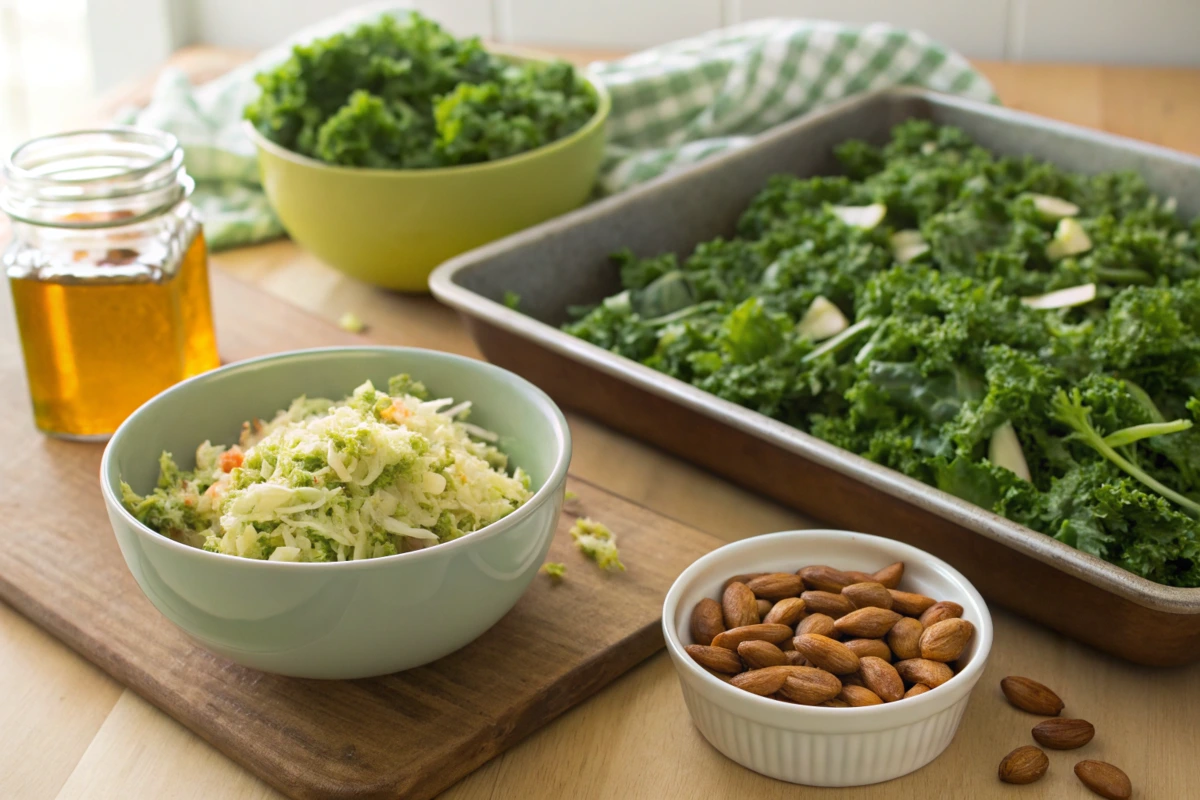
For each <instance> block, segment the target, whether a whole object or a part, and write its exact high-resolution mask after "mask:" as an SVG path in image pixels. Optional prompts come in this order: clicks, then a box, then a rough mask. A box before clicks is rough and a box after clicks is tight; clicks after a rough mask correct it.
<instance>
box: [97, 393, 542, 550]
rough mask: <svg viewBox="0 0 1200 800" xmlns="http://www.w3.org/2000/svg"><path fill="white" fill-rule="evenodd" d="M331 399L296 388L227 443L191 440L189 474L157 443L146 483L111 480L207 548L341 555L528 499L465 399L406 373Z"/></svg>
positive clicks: (452, 532) (525, 486) (148, 512)
mask: <svg viewBox="0 0 1200 800" xmlns="http://www.w3.org/2000/svg"><path fill="white" fill-rule="evenodd" d="M388 389H389V392H390V394H385V393H384V392H381V391H379V390H377V389H376V388H375V387H374V386H373V385H372V384H371V383H370V381H368V382H366V383H364V384H363V385H362V386H359V387H358V388H357V389H355V390H354V393H353V394H352V395H351V396H350V397H348V398H347V399H345V400H343V401H341V402H336V403H335V402H333V401H332V400H324V399H310V398H306V397H299V398H297V399H296V400H294V401H293V402H292V404H291V406H289V407H288V408H287V409H285V410H283V411H280V412H279V413H278V414H277V415H276V416H275V418H274V419H272V420H271V421H270V422H263V421H262V420H257V421H254V422H248V423H246V424H244V425H243V427H242V434H241V437H240V440H239V442H238V444H236V445H232V446H229V447H225V446H221V445H213V444H211V443H209V442H204V443H203V444H201V445H200V446H199V448H197V450H196V468H195V470H193V471H191V472H186V471H182V470H180V469H179V468H178V466H176V464H175V462H174V460H173V459H172V457H171V454H170V453H163V454H162V456H161V458H160V460H159V472H160V474H159V481H158V486H157V488H156V489H155V490H154V491H153V492H152V493H150V494H149V495H146V496H144V497H143V496H141V495H138V494H137V493H136V492H134V491H133V490H132V489H131V488H130V487H129V485H128V484H126V483H124V482H122V484H121V490H122V493H123V499H124V503H125V506H126V507H127V508H128V509H129V510H130V512H131V513H133V514H134V516H136V517H137V518H138V519H139V520H140V521H141V522H143V523H145V524H146V525H147V526H149V527H151V528H153V529H154V530H156V531H158V532H159V533H162V534H163V535H166V536H169V537H171V538H172V539H175V540H177V541H181V542H184V543H186V544H190V545H193V546H196V547H202V548H204V549H205V550H209V551H212V552H214V553H226V554H228V555H235V556H243V557H245V558H257V559H269V560H272V561H350V560H356V559H361V558H377V557H379V556H386V555H393V554H395V553H403V552H407V551H411V550H419V549H421V548H424V547H430V546H432V545H436V544H439V543H442V542H448V541H451V540H452V539H457V538H458V537H460V536H463V535H465V534H468V533H472V532H474V531H477V530H479V529H480V528H483V527H484V526H486V525H490V524H491V523H493V522H495V521H496V520H498V519H501V518H502V517H504V516H506V515H508V514H510V513H512V512H513V511H514V510H516V509H517V508H519V507H520V506H521V505H522V504H523V503H525V501H526V500H528V499H529V498H530V496H531V494H532V493H531V492H530V489H529V476H528V475H526V474H525V472H524V471H522V470H521V468H520V467H518V468H516V469H515V470H513V472H512V474H511V475H510V474H509V473H508V472H507V466H508V459H507V456H505V454H504V453H503V452H501V451H500V450H499V449H497V448H496V447H495V445H494V444H493V442H495V441H496V440H497V438H498V437H497V436H496V434H495V433H493V432H491V431H487V430H484V429H482V428H479V427H478V426H475V425H470V424H468V423H466V422H464V421H463V418H464V417H465V416H466V415H467V414H468V413H469V411H470V407H471V406H470V403H458V404H455V402H454V400H452V399H450V398H441V399H435V400H430V399H428V394H427V392H426V390H425V387H424V385H422V384H421V383H420V382H417V381H413V380H412V379H411V378H410V377H409V376H407V375H400V376H397V377H395V378H393V379H392V380H391V381H389V385H388Z"/></svg>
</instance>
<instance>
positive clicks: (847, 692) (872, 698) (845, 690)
mask: <svg viewBox="0 0 1200 800" xmlns="http://www.w3.org/2000/svg"><path fill="white" fill-rule="evenodd" d="M837 699H838V700H841V701H842V702H844V703H845V704H846V705H848V706H854V707H858V706H877V705H880V704H882V703H883V701H882V700H880V699H879V695H877V694H875V693H874V692H872V691H871V690H870V689H868V688H866V687H865V686H845V685H843V686H842V691H840V692H839V693H838V696H837Z"/></svg>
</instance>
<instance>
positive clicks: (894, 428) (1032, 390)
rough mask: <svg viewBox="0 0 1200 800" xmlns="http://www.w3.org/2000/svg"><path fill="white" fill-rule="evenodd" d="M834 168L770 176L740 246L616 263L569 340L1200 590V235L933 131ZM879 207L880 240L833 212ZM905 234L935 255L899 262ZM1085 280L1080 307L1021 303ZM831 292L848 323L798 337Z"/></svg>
mask: <svg viewBox="0 0 1200 800" xmlns="http://www.w3.org/2000/svg"><path fill="white" fill-rule="evenodd" d="M836 154H837V156H838V158H839V160H840V161H841V164H842V166H843V169H844V171H845V174H844V175H840V176H822V177H815V178H796V177H793V176H788V175H779V176H775V177H773V178H771V179H770V180H769V181H768V182H767V184H766V186H765V187H764V188H763V190H762V191H761V192H760V193H759V195H758V196H757V197H756V198H754V200H753V201H752V202H751V203H750V205H749V207H748V208H747V209H746V211H745V212H744V214H743V215H742V216H741V219H740V220H739V221H738V224H737V226H736V235H735V236H734V237H733V238H728V239H724V238H720V239H714V240H712V241H709V242H704V243H702V244H700V245H698V246H697V247H696V248H695V250H694V251H693V252H692V253H691V254H690V255H688V256H686V257H682V256H679V255H676V254H658V255H650V256H648V257H639V256H638V255H635V254H634V253H632V252H629V251H624V252H622V253H619V254H617V255H616V256H614V261H615V263H616V269H617V270H618V271H619V277H620V280H621V283H622V286H623V291H622V292H620V293H619V294H617V295H614V296H613V297H610V298H608V299H606V300H604V301H603V302H602V303H601V304H600V305H598V306H596V307H594V308H591V309H586V310H582V311H581V312H580V313H578V314H577V316H576V318H575V319H574V321H572V322H570V323H568V324H567V325H566V326H565V329H566V330H567V331H569V332H570V333H572V334H574V335H576V336H579V337H581V338H583V339H586V340H588V341H590V342H592V343H594V344H597V345H599V346H601V347H604V348H606V349H609V350H612V351H613V352H616V353H619V354H621V355H624V356H626V357H628V358H632V359H635V360H637V361H640V362H642V363H644V364H647V365H649V366H651V367H653V368H655V369H658V370H660V371H662V372H664V373H666V374H668V375H671V376H673V377H676V378H679V379H680V380H684V381H687V382H689V383H692V384H694V385H696V386H698V387H700V388H702V389H704V390H705V391H708V392H711V393H712V394H714V395H716V396H718V397H720V398H722V399H725V400H729V401H731V402H734V403H738V404H740V405H742V406H745V407H747V408H750V409H754V410H756V411H759V412H761V413H764V414H767V415H769V416H771V417H773V418H775V419H778V420H782V421H783V422H786V423H788V424H790V425H793V426H795V427H797V428H800V429H802V430H806V431H808V432H810V433H812V434H813V435H815V436H818V437H820V438H822V439H824V440H826V441H828V442H831V443H833V444H836V445H838V446H839V447H842V448H845V449H847V450H849V451H851V452H854V453H857V454H860V455H863V456H865V457H866V458H869V459H871V460H872V461H875V462H877V463H880V464H883V465H885V466H888V467H891V468H892V469H896V470H899V471H900V472H903V473H904V474H906V475H909V476H911V477H914V478H917V479H918V480H921V481H924V482H926V483H929V484H932V485H934V486H937V487H939V488H941V489H943V490H944V491H947V492H950V493H951V494H954V495H956V496H958V497H960V498H962V499H964V500H967V501H969V502H972V503H975V504H977V505H980V506H983V507H985V508H988V509H989V510H992V511H994V512H996V513H998V514H1002V515H1004V516H1006V517H1008V518H1009V519H1012V520H1014V521H1016V522H1019V523H1021V524H1023V525H1026V526H1028V527H1031V528H1033V529H1035V530H1038V531H1042V532H1043V533H1046V534H1048V535H1050V536H1054V537H1056V538H1058V539H1059V540H1060V541H1063V542H1066V543H1067V544H1070V545H1071V546H1073V547H1076V548H1078V549H1080V550H1082V551H1084V552H1087V553H1090V554H1092V555H1095V556H1097V557H1099V558H1103V559H1107V560H1108V561H1111V562H1113V563H1115V564H1118V565H1120V566H1122V567H1124V568H1125V569H1128V570H1130V571H1131V572H1134V573H1136V574H1138V575H1142V576H1144V577H1146V578H1149V579H1151V580H1154V581H1158V582H1160V583H1165V584H1169V585H1176V586H1200V522H1198V521H1197V517H1198V516H1200V428H1196V427H1193V422H1192V421H1193V419H1194V418H1195V419H1197V420H1200V241H1198V237H1200V220H1197V221H1196V222H1194V223H1192V224H1190V225H1189V224H1187V223H1185V222H1183V221H1181V220H1179V219H1178V218H1177V217H1176V215H1175V213H1174V207H1173V204H1172V202H1171V201H1168V200H1163V199H1160V198H1158V197H1155V196H1154V194H1153V193H1152V192H1151V191H1150V190H1149V189H1148V187H1147V186H1146V184H1145V182H1144V181H1143V180H1142V179H1141V178H1139V177H1138V176H1137V175H1134V174H1132V173H1109V174H1102V175H1095V176H1083V175H1077V174H1073V173H1070V172H1066V171H1064V170H1062V169H1059V168H1058V167H1056V166H1054V165H1052V164H1048V163H1045V162H1041V161H1038V160H1036V159H1034V158H1032V157H1029V156H1019V157H1008V156H998V155H995V154H992V153H990V152H988V151H987V150H985V149H983V148H981V147H979V146H977V145H976V144H975V143H974V142H972V141H971V140H970V139H969V137H967V136H966V135H965V134H964V133H963V132H962V131H961V130H958V129H955V128H952V127H937V126H935V125H933V124H931V123H929V122H924V121H910V122H906V123H903V124H901V125H900V126H898V127H897V128H895V130H894V131H893V133H892V138H891V141H890V142H888V143H887V144H885V145H884V146H882V147H876V146H873V145H871V144H868V143H866V142H858V141H855V142H847V143H845V144H843V145H842V146H840V147H839V148H837V151H836ZM871 204H883V205H884V206H886V215H885V216H884V219H883V221H882V222H881V223H879V224H878V225H874V226H869V227H856V226H855V225H853V224H849V223H847V222H846V221H844V220H843V218H842V216H840V215H839V214H838V213H837V211H838V210H839V209H840V208H844V207H846V206H865V205H871ZM1064 217H1069V218H1071V219H1072V220H1073V221H1074V222H1073V224H1075V225H1076V227H1077V229H1078V230H1081V231H1082V232H1083V233H1084V234H1085V235H1084V236H1083V237H1082V238H1078V237H1077V238H1076V240H1075V241H1073V242H1072V243H1071V244H1072V246H1071V247H1070V248H1067V250H1066V251H1064V250H1062V249H1061V247H1059V249H1057V250H1056V249H1054V248H1050V247H1049V245H1050V244H1051V243H1052V242H1055V241H1056V237H1057V236H1058V235H1059V234H1058V231H1059V227H1060V226H1059V224H1058V223H1059V221H1060V220H1061V219H1063V218H1064ZM899 231H904V232H905V237H906V238H907V241H909V242H910V243H911V242H917V243H923V244H924V245H925V247H924V248H917V249H915V250H910V252H909V253H908V254H907V255H905V256H904V257H903V258H901V257H899V251H896V252H894V251H893V236H894V235H895V234H896V233H897V232H899ZM1056 247H1057V246H1056ZM1052 256H1053V257H1052ZM1084 284H1094V286H1095V292H1094V293H1091V292H1090V291H1089V293H1088V295H1087V296H1089V297H1091V296H1093V294H1094V299H1092V300H1089V301H1086V302H1082V303H1081V304H1080V305H1068V306H1065V307H1059V308H1053V307H1052V308H1034V307H1031V306H1030V305H1029V304H1028V303H1027V302H1023V299H1026V298H1029V297H1031V296H1040V295H1044V294H1047V293H1051V292H1054V291H1057V290H1060V289H1066V288H1071V287H1076V286H1080V285H1084ZM818 298H820V299H821V302H822V303H824V304H825V305H824V308H826V309H828V308H829V306H828V304H829V303H832V304H834V305H836V307H837V309H839V310H840V311H841V313H842V315H843V316H844V317H845V319H846V322H847V325H848V326H849V327H846V328H844V329H843V330H842V331H841V332H840V333H837V332H826V333H824V334H822V335H826V336H829V337H830V338H826V339H824V340H822V341H813V340H812V339H811V338H810V337H809V335H807V334H804V333H801V332H800V330H799V328H798V324H799V322H800V320H801V319H802V318H803V317H804V315H805V313H806V312H807V311H808V309H809V308H810V306H812V305H813V303H814V301H816V300H818ZM1085 300H1086V298H1085ZM1034 305H1037V304H1036V303H1035V304H1034ZM1013 433H1015V435H1016V440H1017V441H1018V442H1019V449H1020V459H1023V461H1024V464H1021V463H1020V461H1019V460H1014V457H1013V455H1012V452H1011V450H1012V449H1013V448H1012V434H1013ZM1001 434H1004V436H1001ZM1001 439H1002V440H1003V441H1004V442H1005V443H1006V444H1004V446H1001V445H998V444H997V441H999V440H1001ZM1005 448H1008V449H1007V450H1006V449H1005ZM993 458H994V459H996V461H995V462H993V460H992V459H993ZM1018 473H1020V474H1018ZM1025 475H1028V479H1026V478H1025Z"/></svg>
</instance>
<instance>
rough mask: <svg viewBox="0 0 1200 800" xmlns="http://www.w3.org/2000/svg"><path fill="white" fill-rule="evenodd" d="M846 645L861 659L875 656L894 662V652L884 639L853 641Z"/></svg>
mask: <svg viewBox="0 0 1200 800" xmlns="http://www.w3.org/2000/svg"><path fill="white" fill-rule="evenodd" d="M844 644H845V645H846V647H848V648H850V650H851V651H853V652H854V655H856V656H858V657H859V658H862V657H863V656H875V657H876V658H882V659H883V660H884V661H891V660H892V651H891V649H890V648H888V646H887V642H885V641H884V640H883V639H851V640H850V641H848V642H845V643H844Z"/></svg>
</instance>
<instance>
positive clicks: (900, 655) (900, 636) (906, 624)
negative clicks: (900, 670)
mask: <svg viewBox="0 0 1200 800" xmlns="http://www.w3.org/2000/svg"><path fill="white" fill-rule="evenodd" d="M924 630H925V629H924V628H923V627H921V623H920V621H919V620H915V619H913V618H912V617H902V618H901V619H898V620H896V624H895V625H893V626H892V629H891V630H890V631H888V635H887V643H888V647H890V648H891V649H892V654H893V655H895V656H896V658H897V659H898V660H903V659H905V658H920V657H921V634H922V633H923V632H924Z"/></svg>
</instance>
